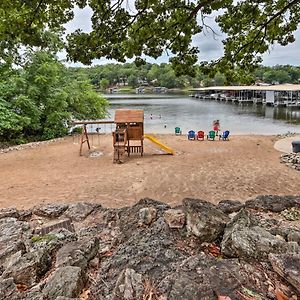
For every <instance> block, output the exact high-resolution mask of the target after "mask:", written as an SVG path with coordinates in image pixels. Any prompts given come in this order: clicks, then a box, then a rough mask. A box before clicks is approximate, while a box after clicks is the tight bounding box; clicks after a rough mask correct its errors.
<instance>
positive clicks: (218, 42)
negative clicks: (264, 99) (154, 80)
mask: <svg viewBox="0 0 300 300" xmlns="http://www.w3.org/2000/svg"><path fill="white" fill-rule="evenodd" d="M91 15H92V11H91V9H90V8H85V9H83V10H81V9H76V10H75V18H74V20H73V21H72V22H69V23H68V24H67V25H66V28H67V33H70V32H73V31H74V30H76V29H78V28H80V29H82V30H83V31H84V32H89V31H90V30H91V21H90V18H91ZM207 23H208V25H210V26H211V27H212V28H214V30H215V32H216V33H217V34H218V35H217V36H214V35H213V34H212V33H211V32H204V33H201V34H199V35H197V36H196V37H195V38H194V40H193V43H194V45H195V46H197V47H198V48H199V49H200V54H199V61H210V60H214V59H218V58H219V57H220V56H221V55H222V53H223V47H222V39H223V38H224V35H222V33H221V31H220V30H219V28H218V26H217V25H216V23H215V22H214V18H213V17H212V18H209V19H207ZM295 38H296V41H295V42H294V43H293V44H290V45H288V46H286V47H282V46H279V45H275V46H274V47H273V48H272V49H271V51H270V52H269V53H266V54H264V56H263V64H264V65H267V66H273V65H276V64H281V65H285V64H289V65H296V66H300V28H299V29H298V31H297V32H296V34H295ZM64 57H65V54H64V53H62V54H61V55H60V58H64ZM168 60H169V57H167V55H163V56H162V57H160V58H159V59H157V60H154V59H152V58H149V59H147V61H149V62H151V63H154V62H156V63H161V62H168ZM109 62H114V61H109V60H107V59H105V58H103V59H100V60H94V61H93V64H105V63H109ZM70 65H72V66H81V64H78V63H76V64H74V63H70Z"/></svg>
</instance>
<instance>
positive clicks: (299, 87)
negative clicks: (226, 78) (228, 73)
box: [191, 84, 300, 92]
mask: <svg viewBox="0 0 300 300" xmlns="http://www.w3.org/2000/svg"><path fill="white" fill-rule="evenodd" d="M191 91H192V92H205V91H276V92H285V91H286V92H297V91H300V84H277V85H236V86H234V85H232V86H210V87H203V88H196V89H191Z"/></svg>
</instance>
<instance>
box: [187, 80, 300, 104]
mask: <svg viewBox="0 0 300 300" xmlns="http://www.w3.org/2000/svg"><path fill="white" fill-rule="evenodd" d="M190 96H191V97H195V98H199V99H204V100H218V101H232V102H238V103H247V102H249V103H256V104H266V105H271V106H287V107H299V108H300V84H280V85H249V86H210V87H203V88H196V89H192V90H191V94H190Z"/></svg>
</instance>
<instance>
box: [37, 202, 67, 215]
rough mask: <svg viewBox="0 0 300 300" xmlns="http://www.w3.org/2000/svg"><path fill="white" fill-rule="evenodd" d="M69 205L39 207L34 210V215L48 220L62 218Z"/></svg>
mask: <svg viewBox="0 0 300 300" xmlns="http://www.w3.org/2000/svg"><path fill="white" fill-rule="evenodd" d="M68 207H69V205H66V204H51V203H49V204H46V205H39V206H37V207H35V208H34V209H33V213H34V214H35V215H37V216H41V217H47V218H57V217H59V216H61V215H62V214H63V213H64V212H65V211H66V210H67V209H68Z"/></svg>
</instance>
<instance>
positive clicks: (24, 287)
mask: <svg viewBox="0 0 300 300" xmlns="http://www.w3.org/2000/svg"><path fill="white" fill-rule="evenodd" d="M16 286H17V289H18V290H19V291H23V292H24V291H26V290H28V286H27V285H26V284H17V285H16Z"/></svg>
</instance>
